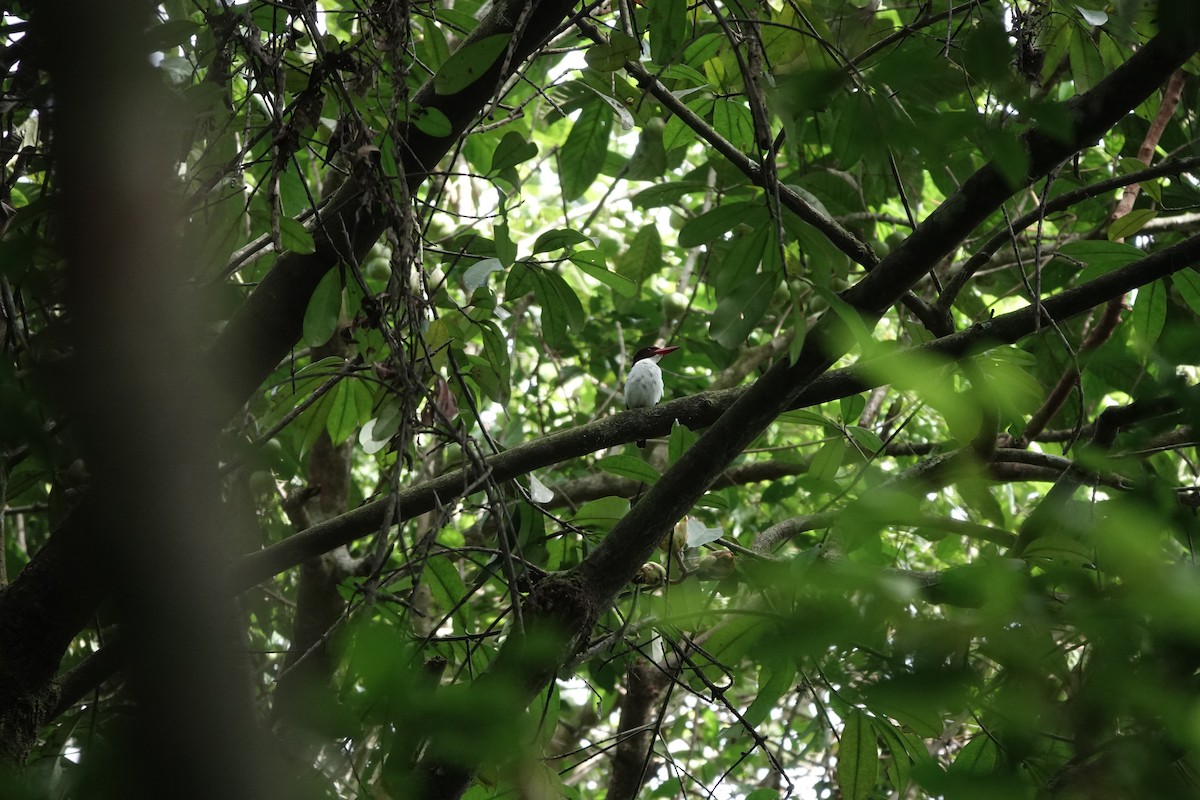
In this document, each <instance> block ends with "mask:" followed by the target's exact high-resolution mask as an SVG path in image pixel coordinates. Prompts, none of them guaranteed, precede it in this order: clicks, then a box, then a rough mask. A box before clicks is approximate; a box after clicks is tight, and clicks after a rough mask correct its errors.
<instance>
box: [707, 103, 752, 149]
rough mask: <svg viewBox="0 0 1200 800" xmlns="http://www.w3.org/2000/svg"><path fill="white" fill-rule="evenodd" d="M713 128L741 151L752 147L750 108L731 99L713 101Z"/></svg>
mask: <svg viewBox="0 0 1200 800" xmlns="http://www.w3.org/2000/svg"><path fill="white" fill-rule="evenodd" d="M713 129H714V130H716V132H717V133H719V134H721V135H722V136H723V137H725V138H726V139H727V140H729V142H730V143H731V144H732V145H733V146H734V147H736V148H737V149H738V150H741V151H742V152H750V151H751V150H753V149H754V147H755V143H754V117H753V116H751V114H750V109H749V108H747V107H746V106H745V105H744V104H742V103H735V102H734V101H732V100H723V99H722V100H717V101H716V102H714V103H713Z"/></svg>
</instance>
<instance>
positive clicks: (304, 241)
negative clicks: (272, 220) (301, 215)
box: [279, 216, 317, 254]
mask: <svg viewBox="0 0 1200 800" xmlns="http://www.w3.org/2000/svg"><path fill="white" fill-rule="evenodd" d="M279 242H280V244H282V245H283V247H284V249H285V250H291V251H292V252H294V253H302V254H303V253H315V252H316V251H317V243H316V242H315V241H314V240H313V235H312V234H311V233H310V232H309V231H308V229H307V228H305V227H304V225H302V224H301V223H299V222H297V221H296V220H294V219H292V218H291V217H286V216H282V217H280V218H279Z"/></svg>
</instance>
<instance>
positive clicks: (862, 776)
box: [837, 708, 879, 800]
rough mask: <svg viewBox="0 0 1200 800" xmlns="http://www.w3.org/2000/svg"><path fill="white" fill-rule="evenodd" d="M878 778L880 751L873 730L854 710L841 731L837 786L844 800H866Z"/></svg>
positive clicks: (864, 716) (866, 719) (860, 714)
mask: <svg viewBox="0 0 1200 800" xmlns="http://www.w3.org/2000/svg"><path fill="white" fill-rule="evenodd" d="M878 776H879V747H878V745H877V743H876V740H875V728H874V726H873V725H872V724H871V721H870V720H869V719H868V718H867V716H866V715H865V714H863V712H861V711H859V710H858V709H857V708H856V709H853V710H852V711H851V712H850V714H849V715H848V716H847V717H846V724H845V725H844V726H843V727H842V739H841V742H839V744H838V764H837V783H838V788H839V789H841V792H842V797H843V798H845V800H866V798H868V797H870V796H871V792H872V791H874V789H875V779H876V778H877V777H878Z"/></svg>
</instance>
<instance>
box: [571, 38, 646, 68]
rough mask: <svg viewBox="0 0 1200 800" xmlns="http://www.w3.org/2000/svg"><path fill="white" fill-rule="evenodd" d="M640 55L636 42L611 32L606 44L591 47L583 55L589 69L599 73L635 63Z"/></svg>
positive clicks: (639, 46)
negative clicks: (628, 62)
mask: <svg viewBox="0 0 1200 800" xmlns="http://www.w3.org/2000/svg"><path fill="white" fill-rule="evenodd" d="M640 55H641V45H639V44H638V40H637V39H634V38H633V37H632V36H630V35H629V34H627V33H625V32H623V31H613V33H612V35H611V36H610V37H609V39H608V41H607V42H601V43H600V44H597V45H593V46H592V47H590V48H588V51H587V53H585V54H584V60H586V61H587V64H588V66H589V67H591V68H592V69H594V70H599V71H600V72H615V71H617V70H619V69H621V67H623V66H625V62H626V61H637V60H638V57H639V56H640Z"/></svg>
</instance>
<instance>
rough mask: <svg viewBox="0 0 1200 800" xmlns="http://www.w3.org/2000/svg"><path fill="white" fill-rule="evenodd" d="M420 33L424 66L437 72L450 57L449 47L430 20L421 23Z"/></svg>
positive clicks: (438, 29)
mask: <svg viewBox="0 0 1200 800" xmlns="http://www.w3.org/2000/svg"><path fill="white" fill-rule="evenodd" d="M421 33H422V36H421V55H422V57H423V58H424V59H425V66H427V67H429V68H430V69H431V70H433V71H434V72H437V71H438V69H440V68H441V66H442V65H443V64H445V63H446V59H448V58H449V57H450V46H449V45H448V44H446V36H445V34H443V33H442V29H441V28H439V27H438V26H437V25H434V24H433V20H431V19H424V20H422V21H421Z"/></svg>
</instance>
